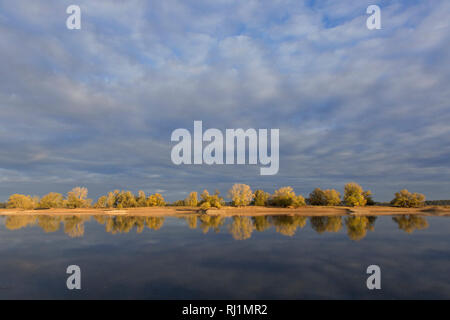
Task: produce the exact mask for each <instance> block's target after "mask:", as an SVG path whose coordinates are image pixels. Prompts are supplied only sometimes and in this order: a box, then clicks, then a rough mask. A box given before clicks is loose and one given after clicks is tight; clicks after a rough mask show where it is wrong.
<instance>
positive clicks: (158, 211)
mask: <svg viewBox="0 0 450 320" xmlns="http://www.w3.org/2000/svg"><path fill="white" fill-rule="evenodd" d="M190 214H207V215H218V216H236V215H239V216H265V215H298V216H308V217H309V216H347V215H361V216H382V215H425V216H450V208H449V207H436V206H426V207H422V208H397V207H385V206H366V207H343V206H336V207H326V206H306V207H301V208H295V209H294V208H275V207H252V206H249V207H241V208H236V207H223V208H221V209H208V210H207V211H202V210H200V209H199V208H198V207H149V208H127V209H122V210H118V209H92V208H88V209H35V210H20V209H0V216H6V215H89V216H95V215H128V216H148V217H165V216H185V215H190Z"/></svg>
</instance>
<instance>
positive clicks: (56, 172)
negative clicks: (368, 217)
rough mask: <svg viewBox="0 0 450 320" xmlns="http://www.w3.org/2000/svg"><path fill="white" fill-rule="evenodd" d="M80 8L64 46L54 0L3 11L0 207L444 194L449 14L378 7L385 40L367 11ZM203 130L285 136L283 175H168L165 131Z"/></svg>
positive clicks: (241, 6) (443, 4) (418, 7)
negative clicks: (209, 197) (45, 200)
mask: <svg viewBox="0 0 450 320" xmlns="http://www.w3.org/2000/svg"><path fill="white" fill-rule="evenodd" d="M79 4H80V6H81V8H82V10H84V11H83V28H82V30H80V32H69V31H68V30H66V29H65V28H64V26H63V25H62V24H61V17H64V12H65V7H64V4H63V3H61V2H59V1H33V4H32V5H26V6H25V5H23V4H22V3H21V2H14V3H8V5H5V4H2V3H0V21H2V22H3V23H1V26H2V27H0V59H1V60H2V61H4V62H5V61H7V63H2V64H1V65H0V74H1V75H2V76H1V77H0V79H1V80H0V88H1V89H0V101H1V102H0V104H1V117H0V148H1V150H2V152H1V154H0V170H1V172H2V173H4V175H3V174H2V175H1V178H0V180H1V181H2V186H1V187H0V198H3V199H4V198H6V197H7V195H9V194H10V193H12V192H27V193H30V194H36V193H41V192H42V193H46V192H48V191H65V190H69V189H70V188H71V187H73V186H74V185H86V186H87V187H88V188H89V190H90V191H91V196H98V195H99V194H100V193H102V194H104V193H106V192H107V191H110V190H112V189H115V188H118V189H123V188H130V189H133V190H138V189H145V190H156V189H162V190H169V191H167V195H168V198H169V199H171V200H175V197H176V196H177V194H180V192H182V191H185V190H191V189H192V190H197V189H200V188H210V189H214V188H215V187H218V188H219V189H221V191H222V192H225V191H226V189H227V188H229V187H230V184H231V183H232V182H234V181H233V180H234V179H235V177H236V176H239V177H240V178H241V180H242V181H243V182H247V183H250V184H251V183H252V182H254V183H255V184H256V183H257V184H258V185H260V186H261V187H264V188H266V189H268V191H272V190H269V189H270V188H273V185H274V184H280V185H286V184H288V185H289V184H291V185H293V186H294V187H295V188H296V189H297V191H298V192H301V193H307V192H310V191H311V190H312V189H313V188H314V187H316V186H318V185H319V186H321V187H325V186H326V187H334V188H338V187H339V188H341V187H342V185H343V184H344V183H345V182H347V181H350V180H358V181H359V182H360V183H362V184H363V185H364V186H366V187H367V188H370V189H372V190H373V191H374V192H375V195H376V198H377V199H379V200H390V198H391V195H392V194H393V192H394V191H397V190H398V189H401V188H403V187H407V188H408V189H414V190H417V191H418V192H422V193H426V194H427V196H428V197H429V198H445V197H446V196H447V195H448V190H449V188H450V185H449V182H448V181H450V179H449V174H450V170H449V169H450V168H449V165H448V161H447V159H448V154H449V150H448V148H446V147H445V146H446V145H448V143H449V142H450V141H449V137H450V135H449V134H448V133H449V129H448V126H447V123H448V122H449V121H450V118H449V117H450V114H449V112H448V105H447V104H446V101H448V98H449V97H450V96H449V94H450V92H449V89H448V81H449V74H450V69H449V68H450V67H449V66H450V63H449V61H448V59H449V57H450V55H449V54H448V53H449V47H448V43H449V40H450V39H449V37H450V35H449V33H448V32H447V31H448V22H447V20H448V19H447V13H448V11H449V6H450V4H449V3H448V1H445V0H438V1H433V3H432V4H431V3H428V2H420V3H419V2H414V3H411V2H409V1H395V2H393V3H389V4H386V5H385V6H383V8H382V10H383V29H382V30H380V31H379V32H369V31H368V30H367V29H366V28H365V21H364V20H365V18H366V15H365V7H367V5H368V4H369V3H368V2H367V3H366V2H365V1H362V2H360V3H358V4H357V5H355V3H354V2H353V1H340V2H339V4H334V3H331V2H328V1H327V2H321V3H320V4H313V3H312V2H311V1H300V2H299V1H291V0H283V1H281V2H276V3H274V2H272V1H261V2H258V4H256V3H255V2H250V3H247V2H242V1H234V2H230V3H228V4H227V5H225V4H224V3H222V2H218V3H214V4H211V3H210V2H208V3H206V2H201V4H198V3H197V2H196V4H195V5H193V4H192V3H191V2H189V1H188V2H186V1H183V2H180V1H177V0H169V1H164V2H161V3H156V2H155V3H153V2H152V3H151V4H150V3H146V2H142V1H127V2H126V3H118V2H114V3H111V2H110V1H96V2H95V3H94V2H92V1H80V2H79ZM57 13H58V14H57ZM218 114H220V117H218ZM199 117H200V118H201V120H203V123H204V124H205V125H206V126H208V127H217V128H221V129H225V128H227V127H228V128H236V127H254V128H280V133H281V137H280V144H281V145H280V152H281V164H280V173H279V175H277V176H276V177H272V178H271V179H270V180H265V179H263V180H261V179H262V178H261V177H259V175H258V168H257V167H256V166H255V167H239V166H231V167H226V166H223V167H217V166H214V167H183V168H180V167H176V166H173V165H172V164H171V162H170V141H169V140H170V139H169V137H170V133H171V131H172V130H173V129H175V128H178V127H185V128H191V127H192V123H193V120H197V119H199ZM418 150H420V152H418ZM330 159H332V161H330ZM149 176H150V177H152V178H150V179H148V178H147V177H149ZM172 198H173V199H172Z"/></svg>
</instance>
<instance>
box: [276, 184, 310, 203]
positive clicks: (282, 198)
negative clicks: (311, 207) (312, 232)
mask: <svg viewBox="0 0 450 320" xmlns="http://www.w3.org/2000/svg"><path fill="white" fill-rule="evenodd" d="M270 203H271V204H272V205H274V206H276V207H284V208H286V207H290V206H293V207H295V208H297V207H300V206H304V205H306V202H305V198H303V197H302V196H301V195H298V196H296V195H295V192H294V189H292V187H283V188H280V189H278V190H275V192H274V194H273V195H272V197H271V198H270Z"/></svg>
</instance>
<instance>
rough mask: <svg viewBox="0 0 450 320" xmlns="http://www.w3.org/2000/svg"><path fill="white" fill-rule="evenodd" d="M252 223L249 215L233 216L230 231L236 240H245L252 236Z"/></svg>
mask: <svg viewBox="0 0 450 320" xmlns="http://www.w3.org/2000/svg"><path fill="white" fill-rule="evenodd" d="M252 232H253V223H252V220H251V219H250V217H242V216H235V217H233V222H232V223H231V225H230V233H231V234H232V235H233V238H234V239H236V240H245V239H248V238H250V237H251V236H252Z"/></svg>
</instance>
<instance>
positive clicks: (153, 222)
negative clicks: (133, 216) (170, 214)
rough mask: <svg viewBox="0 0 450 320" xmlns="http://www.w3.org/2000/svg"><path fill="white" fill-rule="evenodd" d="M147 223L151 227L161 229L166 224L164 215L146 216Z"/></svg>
mask: <svg viewBox="0 0 450 320" xmlns="http://www.w3.org/2000/svg"><path fill="white" fill-rule="evenodd" d="M145 224H146V225H147V227H148V228H149V229H153V230H159V229H161V227H162V226H163V224H164V218H163V217H146V218H145Z"/></svg>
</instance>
